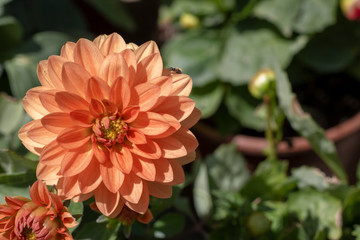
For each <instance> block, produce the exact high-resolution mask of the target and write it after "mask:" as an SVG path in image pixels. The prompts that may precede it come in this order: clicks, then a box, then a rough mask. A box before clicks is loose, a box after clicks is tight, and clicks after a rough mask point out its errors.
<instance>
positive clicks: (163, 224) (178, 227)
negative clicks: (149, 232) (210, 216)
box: [153, 213, 185, 238]
mask: <svg viewBox="0 0 360 240" xmlns="http://www.w3.org/2000/svg"><path fill="white" fill-rule="evenodd" d="M184 227H185V217H184V215H182V214H179V213H167V214H165V215H163V216H162V217H160V218H159V219H158V220H157V221H156V222H155V223H154V226H153V228H154V236H155V237H156V238H170V237H173V236H175V235H176V234H179V233H180V232H182V231H183V229H184Z"/></svg>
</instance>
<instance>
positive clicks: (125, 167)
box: [110, 147, 133, 174]
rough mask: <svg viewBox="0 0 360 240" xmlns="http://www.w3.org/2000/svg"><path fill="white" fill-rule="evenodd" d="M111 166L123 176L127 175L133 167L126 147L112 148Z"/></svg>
mask: <svg viewBox="0 0 360 240" xmlns="http://www.w3.org/2000/svg"><path fill="white" fill-rule="evenodd" d="M110 160H111V162H112V164H113V165H114V166H115V167H116V168H118V169H119V170H121V171H122V172H123V173H125V174H129V173H130V172H131V170H132V166H133V156H132V154H131V152H130V151H129V149H128V148H127V147H121V148H118V147H113V148H112V149H111V152H110Z"/></svg>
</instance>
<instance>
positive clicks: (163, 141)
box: [154, 135, 188, 158]
mask: <svg viewBox="0 0 360 240" xmlns="http://www.w3.org/2000/svg"><path fill="white" fill-rule="evenodd" d="M154 141H156V142H157V144H158V145H160V146H161V149H162V151H163V153H164V154H163V157H165V158H179V157H183V156H186V155H187V154H188V152H187V151H186V148H185V146H184V144H183V143H182V142H181V141H179V140H178V139H177V138H176V137H174V135H172V136H169V137H166V138H160V139H154Z"/></svg>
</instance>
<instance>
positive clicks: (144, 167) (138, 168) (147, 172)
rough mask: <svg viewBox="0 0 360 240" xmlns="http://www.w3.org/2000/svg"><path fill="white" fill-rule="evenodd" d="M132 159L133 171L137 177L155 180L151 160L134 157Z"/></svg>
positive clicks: (154, 171) (154, 169) (154, 170)
mask: <svg viewBox="0 0 360 240" xmlns="http://www.w3.org/2000/svg"><path fill="white" fill-rule="evenodd" d="M133 161H134V163H133V165H134V166H133V171H134V173H135V174H136V175H137V176H138V177H140V178H142V179H144V180H147V181H155V176H156V168H155V164H154V161H153V160H151V159H146V158H137V157H135V158H134V160H133Z"/></svg>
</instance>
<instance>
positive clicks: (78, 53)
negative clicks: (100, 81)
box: [74, 38, 104, 76]
mask: <svg viewBox="0 0 360 240" xmlns="http://www.w3.org/2000/svg"><path fill="white" fill-rule="evenodd" d="M103 61H104V56H103V55H102V53H101V52H100V50H99V49H98V48H97V47H96V45H95V44H94V43H93V42H91V41H89V40H87V39H83V38H82V39H80V40H79V41H77V43H76V45H75V48H74V62H75V63H77V64H79V65H81V66H83V67H84V68H85V70H86V71H88V72H89V73H90V74H91V75H92V76H97V75H98V72H99V69H100V66H101V64H102V63H103Z"/></svg>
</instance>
